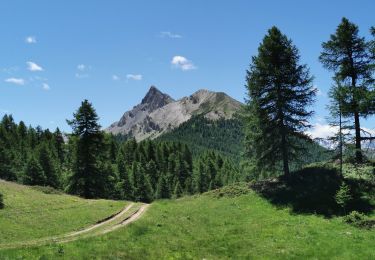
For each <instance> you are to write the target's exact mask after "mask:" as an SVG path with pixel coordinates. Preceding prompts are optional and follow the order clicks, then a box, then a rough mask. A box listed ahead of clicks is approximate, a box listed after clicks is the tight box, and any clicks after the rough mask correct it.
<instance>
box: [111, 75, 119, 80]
mask: <svg viewBox="0 0 375 260" xmlns="http://www.w3.org/2000/svg"><path fill="white" fill-rule="evenodd" d="M112 80H115V81H116V80H120V77H119V76H117V75H112Z"/></svg>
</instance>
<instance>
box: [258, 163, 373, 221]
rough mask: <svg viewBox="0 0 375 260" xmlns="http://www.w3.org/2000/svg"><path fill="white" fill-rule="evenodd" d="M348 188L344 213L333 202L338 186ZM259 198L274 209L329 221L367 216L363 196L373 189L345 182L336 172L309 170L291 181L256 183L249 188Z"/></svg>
mask: <svg viewBox="0 0 375 260" xmlns="http://www.w3.org/2000/svg"><path fill="white" fill-rule="evenodd" d="M344 181H345V183H346V184H347V185H348V186H349V187H350V193H351V199H350V201H349V202H348V205H347V207H346V209H345V210H343V209H342V208H341V207H340V206H339V205H338V204H337V203H336V200H335V195H336V193H337V191H338V190H339V189H340V185H341V184H342V183H343V182H344ZM251 188H252V189H253V190H255V191H256V192H257V193H258V194H260V195H261V196H262V197H264V198H266V199H267V200H269V201H270V202H271V203H272V204H275V205H277V206H289V207H291V208H292V210H293V212H294V213H313V214H319V215H324V216H325V217H332V216H335V215H344V214H345V213H346V212H350V211H353V210H357V211H360V212H364V213H368V212H370V211H372V210H373V208H374V207H373V205H372V204H371V203H370V200H369V199H368V197H366V196H364V193H366V192H369V191H371V189H372V188H373V187H371V185H370V184H368V183H366V182H365V181H362V180H344V179H343V178H342V177H341V176H340V174H339V173H338V171H337V170H335V169H330V168H324V167H310V168H305V169H303V170H300V171H297V172H294V173H292V174H291V177H289V178H286V177H279V178H277V179H273V180H264V181H258V182H255V183H253V184H252V185H251Z"/></svg>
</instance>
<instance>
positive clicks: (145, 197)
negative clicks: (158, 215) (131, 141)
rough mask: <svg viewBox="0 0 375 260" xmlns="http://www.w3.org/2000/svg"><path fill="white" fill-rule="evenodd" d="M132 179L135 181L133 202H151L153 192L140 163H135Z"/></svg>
mask: <svg viewBox="0 0 375 260" xmlns="http://www.w3.org/2000/svg"><path fill="white" fill-rule="evenodd" d="M133 174H134V179H136V183H135V187H136V192H135V200H136V201H142V202H146V203H149V202H151V201H152V200H153V191H152V187H151V184H150V180H149V179H148V176H147V175H146V173H145V170H144V168H143V167H142V165H141V164H140V163H135V166H134V167H133Z"/></svg>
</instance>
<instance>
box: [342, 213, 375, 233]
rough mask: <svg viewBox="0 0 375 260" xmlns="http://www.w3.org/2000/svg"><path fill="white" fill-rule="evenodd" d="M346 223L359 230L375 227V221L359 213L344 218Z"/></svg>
mask: <svg viewBox="0 0 375 260" xmlns="http://www.w3.org/2000/svg"><path fill="white" fill-rule="evenodd" d="M344 222H345V223H348V224H350V225H353V226H355V227H358V228H367V229H372V228H374V227H375V220H373V219H369V218H368V217H367V216H366V215H364V214H362V213H359V212H358V211H352V212H350V214H349V215H347V216H345V217H344Z"/></svg>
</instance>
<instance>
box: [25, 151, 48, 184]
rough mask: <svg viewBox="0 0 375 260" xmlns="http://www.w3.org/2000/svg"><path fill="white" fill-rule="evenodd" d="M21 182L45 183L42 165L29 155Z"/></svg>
mask: <svg viewBox="0 0 375 260" xmlns="http://www.w3.org/2000/svg"><path fill="white" fill-rule="evenodd" d="M23 183H24V184H26V185H42V186H43V185H45V183H46V176H45V175H44V172H43V169H42V166H40V164H39V162H38V161H37V160H36V159H35V157H34V156H31V157H30V159H29V160H28V161H27V164H26V167H25V173H24V179H23Z"/></svg>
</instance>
